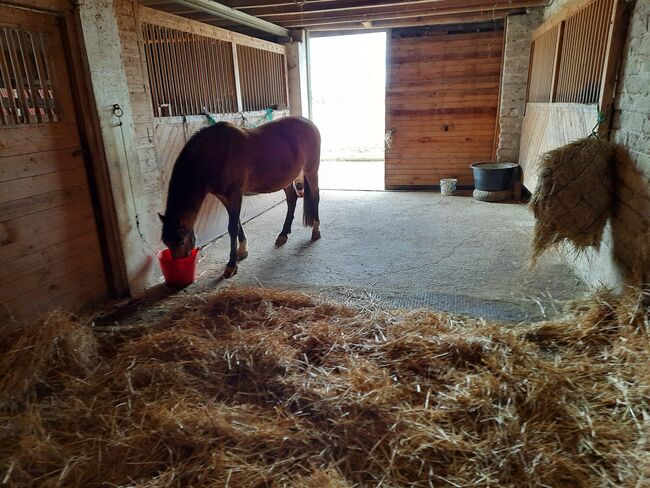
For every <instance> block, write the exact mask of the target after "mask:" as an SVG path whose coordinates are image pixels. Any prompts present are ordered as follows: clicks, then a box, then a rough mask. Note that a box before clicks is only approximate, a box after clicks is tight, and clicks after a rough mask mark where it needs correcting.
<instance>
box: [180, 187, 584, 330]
mask: <svg viewBox="0 0 650 488" xmlns="http://www.w3.org/2000/svg"><path fill="white" fill-rule="evenodd" d="M299 204H301V202H299ZM285 212H286V205H285V204H284V203H282V204H280V205H278V206H276V207H274V208H272V209H271V210H269V211H267V212H266V213H264V214H262V215H260V216H259V217H257V218H255V219H253V220H251V221H250V222H248V223H246V224H245V225H244V228H245V231H246V233H247V235H248V243H249V257H248V258H247V259H246V260H245V261H243V262H241V263H240V266H239V272H238V274H237V275H236V276H235V277H234V278H233V279H231V280H229V281H224V280H221V279H220V276H221V273H222V271H223V268H224V266H225V263H226V261H227V256H228V252H229V251H228V247H229V246H228V239H227V237H221V238H220V239H217V240H216V241H214V242H213V243H212V244H210V245H208V246H206V248H205V249H204V252H203V256H202V259H201V261H200V264H199V270H198V273H199V275H200V278H199V280H198V282H197V283H196V284H194V285H192V286H191V287H189V288H188V289H187V290H186V292H188V293H191V291H192V290H193V289H198V288H203V287H208V288H209V287H213V286H221V285H223V284H224V283H225V284H233V285H262V286H269V287H280V288H290V289H299V290H307V291H312V292H313V291H315V292H319V293H322V294H324V295H325V296H326V297H329V298H335V299H337V300H338V301H342V302H344V303H348V304H350V305H355V304H359V305H362V306H367V305H368V304H371V305H373V306H378V307H401V308H429V309H435V310H440V311H449V312H453V313H462V314H468V315H475V316H477V315H478V316H483V317H486V318H491V319H498V320H511V321H520V320H541V319H544V318H546V317H548V316H552V315H556V314H557V312H558V311H559V309H560V305H559V304H558V302H562V301H566V300H572V299H574V298H579V297H581V296H582V295H583V294H584V293H585V291H586V288H585V286H584V285H583V284H582V283H581V282H580V281H579V280H578V279H577V278H576V277H575V276H574V275H573V274H572V272H571V271H570V270H569V268H568V267H567V266H566V264H565V262H564V261H563V259H562V258H561V257H560V256H559V255H557V254H553V253H549V254H547V255H546V256H544V257H543V259H542V260H541V262H540V264H539V265H538V267H537V268H536V269H535V270H533V271H532V272H530V273H526V271H525V267H526V264H527V253H528V246H529V240H530V235H531V232H532V228H533V218H532V215H531V214H530V213H529V211H528V209H527V208H526V206H525V205H522V204H508V203H506V204H490V203H482V202H476V201H474V200H473V199H472V198H470V197H462V196H454V197H443V196H441V195H440V194H439V193H434V192H363V191H329V190H324V191H322V192H321V211H320V216H321V230H322V234H323V238H322V239H321V240H319V241H317V242H311V241H310V240H309V236H310V229H306V228H304V227H303V226H302V225H301V224H300V218H301V216H302V208H299V209H297V211H296V220H295V221H294V229H293V233H292V234H291V235H290V237H289V241H288V242H287V244H285V245H284V246H283V247H281V248H276V247H275V246H274V241H275V238H276V236H277V234H278V233H279V231H280V228H281V226H282V222H283V220H284V216H285Z"/></svg>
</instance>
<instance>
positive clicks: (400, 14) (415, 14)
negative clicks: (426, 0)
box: [276, 0, 539, 28]
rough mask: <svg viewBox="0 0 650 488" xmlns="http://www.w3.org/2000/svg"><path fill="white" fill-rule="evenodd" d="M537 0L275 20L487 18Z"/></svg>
mask: <svg viewBox="0 0 650 488" xmlns="http://www.w3.org/2000/svg"><path fill="white" fill-rule="evenodd" d="M538 5H539V0H518V1H513V2H512V3H511V4H509V5H508V4H496V5H493V6H492V7H486V6H485V4H483V5H476V4H474V5H465V6H463V7H457V8H452V7H448V8H446V9H443V8H440V9H439V10H438V9H435V10H434V9H418V10H397V11H395V10H394V9H392V10H388V11H381V12H376V13H368V14H349V13H347V12H346V13H343V14H336V13H332V14H329V15H305V16H300V17H298V18H296V17H294V16H287V17H286V18H285V17H282V18H280V19H276V22H278V23H280V24H282V25H283V26H284V27H287V28H296V27H306V28H314V27H317V26H319V25H333V24H340V23H350V22H355V23H356V22H368V21H370V22H372V23H373V25H374V24H375V23H376V22H378V21H383V20H396V19H414V18H420V17H436V16H444V15H458V14H485V15H487V16H490V15H494V14H495V13H496V12H501V11H508V10H512V9H516V8H526V7H533V6H538Z"/></svg>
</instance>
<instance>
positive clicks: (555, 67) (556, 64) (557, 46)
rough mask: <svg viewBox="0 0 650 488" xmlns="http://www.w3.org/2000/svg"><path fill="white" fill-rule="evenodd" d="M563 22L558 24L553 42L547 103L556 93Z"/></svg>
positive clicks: (560, 58)
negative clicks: (553, 49)
mask: <svg viewBox="0 0 650 488" xmlns="http://www.w3.org/2000/svg"><path fill="white" fill-rule="evenodd" d="M564 24H565V22H564V20H563V21H562V22H560V25H559V27H558V30H557V39H556V42H555V58H554V59H553V78H552V79H551V92H550V94H549V100H548V101H549V102H551V103H553V102H554V101H555V94H556V93H557V80H558V78H559V77H560V61H561V60H562V40H563V39H564Z"/></svg>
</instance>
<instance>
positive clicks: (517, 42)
mask: <svg viewBox="0 0 650 488" xmlns="http://www.w3.org/2000/svg"><path fill="white" fill-rule="evenodd" d="M541 22H542V10H541V9H531V10H530V11H529V12H528V13H527V14H526V15H512V16H510V17H508V18H507V22H506V31H505V47H504V52H503V71H502V74H501V99H500V104H499V143H498V146H497V161H514V162H517V161H518V159H519V140H520V139H521V124H522V122H523V119H524V110H525V108H526V84H527V82H528V63H529V60H530V36H531V34H532V32H533V31H534V30H535V29H536V28H537V27H538V26H539V25H540V24H541Z"/></svg>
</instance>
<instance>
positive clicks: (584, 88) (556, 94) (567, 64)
mask: <svg viewBox="0 0 650 488" xmlns="http://www.w3.org/2000/svg"><path fill="white" fill-rule="evenodd" d="M614 3H615V0H594V1H593V2H591V3H589V4H588V5H586V6H585V7H584V8H582V9H581V10H579V11H577V12H575V13H573V14H572V15H569V16H567V17H566V18H564V19H562V20H561V21H559V22H558V23H555V24H554V25H549V27H548V29H545V30H544V31H543V32H540V33H538V34H537V36H536V37H535V38H534V39H533V42H532V54H531V62H530V77H529V85H528V100H527V101H528V102H533V103H548V102H562V103H582V104H594V103H598V100H599V97H600V94H601V91H602V89H603V88H602V80H603V75H604V72H605V69H606V66H605V65H606V63H605V58H606V52H607V47H608V44H609V43H610V42H611V27H610V25H611V23H612V9H613V8H614Z"/></svg>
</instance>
